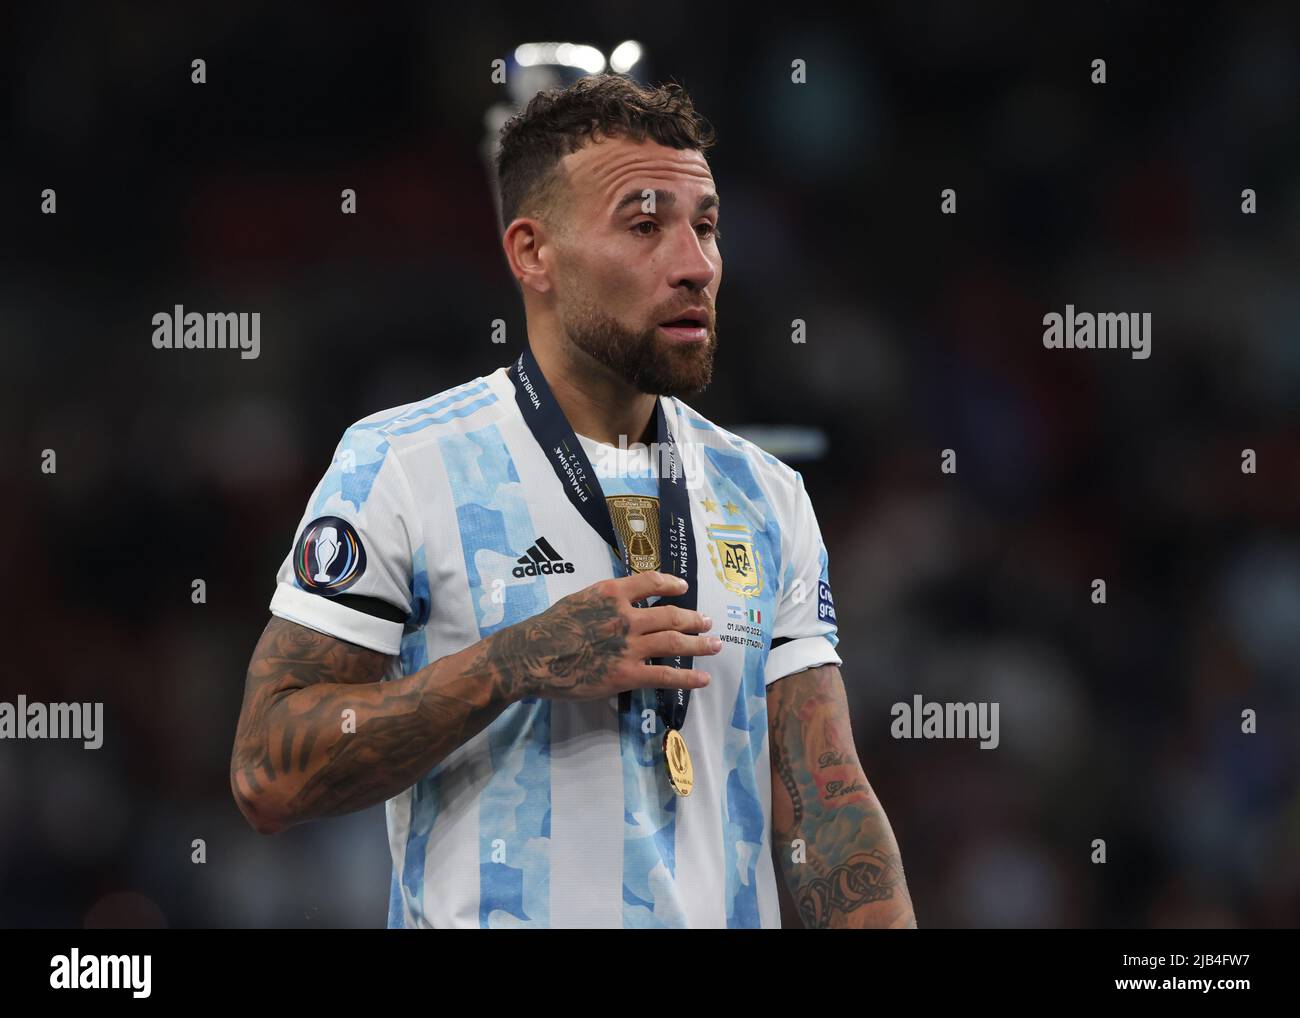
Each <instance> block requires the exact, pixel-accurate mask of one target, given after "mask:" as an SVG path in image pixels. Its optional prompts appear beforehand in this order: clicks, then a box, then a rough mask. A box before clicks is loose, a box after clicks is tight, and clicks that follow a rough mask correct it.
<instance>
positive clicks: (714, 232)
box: [695, 220, 722, 240]
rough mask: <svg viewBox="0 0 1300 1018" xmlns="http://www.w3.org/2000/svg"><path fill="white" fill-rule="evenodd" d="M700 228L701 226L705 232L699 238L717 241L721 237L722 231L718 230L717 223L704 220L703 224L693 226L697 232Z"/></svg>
mask: <svg viewBox="0 0 1300 1018" xmlns="http://www.w3.org/2000/svg"><path fill="white" fill-rule="evenodd" d="M701 226H703V227H704V228H705V231H706V232H704V233H702V234H700V236H701V237H712V238H713V239H714V240H717V239H718V238H719V237H721V236H722V230H721V229H719V227H718V224H717V223H711V222H708V221H707V220H706V221H705V222H703V223H697V224H696V225H695V228H696V229H697V230H698V229H699V228H700V227H701Z"/></svg>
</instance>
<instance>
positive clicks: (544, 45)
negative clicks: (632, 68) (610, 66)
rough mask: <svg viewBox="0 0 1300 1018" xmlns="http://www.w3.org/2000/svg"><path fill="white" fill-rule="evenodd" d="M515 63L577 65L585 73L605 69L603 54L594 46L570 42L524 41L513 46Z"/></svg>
mask: <svg viewBox="0 0 1300 1018" xmlns="http://www.w3.org/2000/svg"><path fill="white" fill-rule="evenodd" d="M515 63H517V64H518V65H519V66H520V67H535V66H537V65H538V64H558V65H560V66H561V67H577V68H578V69H579V70H582V71H585V72H586V73H587V74H599V73H600V72H601V71H603V70H604V69H605V54H603V53H602V52H601V51H600V50H598V49H596V47H595V46H584V45H581V44H579V43H572V42H524V43H520V44H519V45H518V46H516V47H515Z"/></svg>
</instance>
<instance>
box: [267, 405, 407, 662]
mask: <svg viewBox="0 0 1300 1018" xmlns="http://www.w3.org/2000/svg"><path fill="white" fill-rule="evenodd" d="M419 526H420V523H419V517H418V515H417V514H416V511H415V504H414V499H413V497H412V495H411V488H410V484H409V482H408V481H407V479H406V474H405V472H404V471H403V469H402V465H401V463H400V462H399V461H398V458H397V454H396V452H395V451H394V450H393V449H392V447H391V445H390V444H389V441H388V439H387V437H386V436H383V435H381V434H380V433H379V432H378V431H377V429H375V428H373V427H367V426H366V425H365V424H354V425H353V426H352V427H350V428H348V429H347V431H345V432H344V433H343V438H342V440H341V441H340V442H339V444H338V448H337V449H335V451H334V460H333V462H332V463H331V464H330V467H329V469H328V470H327V471H326V472H325V476H324V477H322V478H321V480H320V483H319V484H317V485H316V490H315V491H314V492H313V493H312V496H311V498H310V499H309V500H308V502H307V509H306V511H305V512H304V513H303V515H302V520H301V521H300V523H299V525H298V532H297V536H296V538H295V540H294V543H293V547H292V549H291V550H290V552H289V554H288V556H287V557H286V558H285V560H284V562H283V563H281V565H280V572H279V575H278V576H277V577H276V587H275V594H274V596H273V597H272V598H271V614H273V615H277V616H279V617H280V618H282V619H288V620H289V621H290V622H297V623H299V624H300V625H304V626H306V627H308V628H309V629H314V630H316V631H317V632H320V633H325V634H326V635H327V636H334V637H337V638H338V639H340V640H346V641H347V642H349V643H355V644H358V645H359V646H362V647H367V648H369V649H370V650H375V651H379V652H380V653H383V654H397V653H398V652H399V651H400V649H401V643H402V634H403V631H404V628H405V625H406V622H407V621H408V620H409V619H410V617H411V612H412V606H413V603H414V601H415V596H414V592H413V588H412V576H413V572H414V567H413V559H414V549H415V548H416V547H419V546H420V545H421V544H422V542H421V541H420V540H419V539H418V535H419Z"/></svg>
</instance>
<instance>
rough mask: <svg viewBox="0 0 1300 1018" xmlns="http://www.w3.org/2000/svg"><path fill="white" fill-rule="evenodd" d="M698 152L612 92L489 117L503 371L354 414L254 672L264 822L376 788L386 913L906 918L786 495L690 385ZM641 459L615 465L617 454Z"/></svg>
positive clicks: (712, 302) (677, 116)
mask: <svg viewBox="0 0 1300 1018" xmlns="http://www.w3.org/2000/svg"><path fill="white" fill-rule="evenodd" d="M711 144H712V130H711V128H709V127H708V125H707V123H706V122H704V121H703V120H702V119H701V118H699V117H698V116H697V115H696V113H695V111H694V109H693V107H692V104H691V102H690V100H689V98H688V97H687V96H686V95H685V94H684V92H683V91H682V90H681V89H680V88H678V87H677V86H666V87H664V88H661V89H654V90H650V89H644V88H642V87H640V86H638V85H636V84H635V83H633V82H631V81H630V80H628V79H626V78H622V77H618V76H612V75H606V76H598V77H588V78H583V79H581V80H580V81H578V82H577V83H575V84H573V85H571V86H569V87H568V88H566V89H557V90H552V91H549V92H544V93H541V94H539V95H538V96H536V97H535V98H534V99H533V100H532V101H531V102H530V103H529V104H528V106H527V107H526V108H525V109H524V110H523V112H522V113H521V114H520V115H519V116H517V117H515V118H514V119H513V120H512V121H511V122H510V123H508V124H507V125H506V126H505V127H504V128H503V130H502V137H501V150H500V153H499V157H498V178H499V184H500V193H501V205H502V213H503V222H504V223H505V224H506V229H505V234H504V238H503V243H504V249H505V254H506V257H507V259H508V261H509V265H510V269H511V272H512V273H513V275H514V277H515V279H516V281H517V283H518V285H519V287H520V290H521V292H522V294H523V300H524V307H525V312H526V317H527V325H528V349H526V350H525V351H524V352H523V353H522V354H521V356H520V357H519V359H518V360H517V361H515V362H514V363H513V364H510V365H508V366H506V367H502V368H499V369H498V370H496V371H494V372H492V373H491V374H489V375H486V376H484V377H480V378H476V379H474V380H473V381H471V382H468V383H466V384H464V385H461V386H458V387H456V388H454V389H450V390H448V391H446V392H443V393H439V394H438V395H436V396H434V397H432V398H430V399H427V400H424V401H421V402H418V403H412V404H409V405H407V406H403V407H399V408H397V409H394V410H388V411H385V412H383V413H380V414H376V415H374V416H371V417H367V418H365V419H364V420H362V421H359V422H357V423H356V424H354V425H352V426H351V427H350V428H348V430H347V431H346V433H345V434H344V436H343V440H342V442H341V443H340V445H339V448H338V450H337V452H336V454H335V458H334V463H333V464H332V466H331V467H330V469H329V471H328V472H327V473H326V474H325V477H324V478H323V479H322V480H321V482H320V484H319V485H318V487H317V489H316V492H315V494H314V495H313V496H312V499H311V501H310V503H309V504H308V507H307V511H306V513H305V514H304V516H303V521H302V526H301V528H300V531H299V536H298V540H297V542H296V544H295V546H294V549H293V551H292V552H291V553H290V555H289V557H288V558H287V559H286V560H285V562H284V564H283V566H282V568H281V571H280V575H279V582H278V585H277V588H276V591H275V595H274V597H273V599H272V601H271V612H272V616H273V617H272V619H271V621H270V623H269V624H268V625H267V628H266V631H265V632H264V633H263V635H262V638H261V641H260V642H259V643H258V645H257V648H256V650H255V651H254V653H253V659H252V662H251V664H250V666H249V671H248V679H247V687H246V690H245V694H244V706H243V711H242V715H241V717H240V721H239V728H238V734H237V736H236V744H235V748H234V753H233V757H232V760H231V787H232V789H233V792H234V795H235V799H236V800H237V802H238V803H239V806H240V809H241V810H242V811H243V812H244V814H245V816H246V817H247V818H248V820H249V822H250V823H251V824H252V825H253V826H254V827H255V828H256V829H257V830H258V831H262V832H266V833H272V832H276V831H280V830H282V829H284V828H285V827H288V826H289V825H291V824H295V823H299V822H301V821H304V820H309V819H313V818H316V817H323V816H334V815H338V814H341V813H347V812H350V811H352V810H357V809H362V808H364V807H366V806H370V805H373V804H375V803H378V802H386V817H387V826H388V833H389V840H390V844H391V848H392V857H393V879H392V892H391V901H390V914H389V925H390V926H406V927H411V926H436V927H441V926H478V927H505V926H523V927H548V926H556V927H558V926H613V927H650V926H677V927H685V926H692V927H697V926H717V927H721V926H733V927H743V926H768V927H771V926H779V925H780V912H779V906H778V900H777V888H776V876H775V866H774V864H773V855H775V858H776V859H777V860H779V864H780V867H781V869H782V871H783V876H784V879H785V880H786V882H787V885H788V887H789V889H790V891H791V894H792V896H793V899H794V901H795V902H796V903H797V905H798V909H799V912H800V915H801V916H802V918H803V921H804V923H805V925H809V926H914V925H915V919H914V917H913V913H912V905H911V900H910V898H909V896H908V892H907V888H906V884H905V882H904V878H903V869H902V864H901V861H900V859H899V854H898V848H897V845H896V844H895V841H894V837H893V834H892V832H891V830H890V828H889V824H888V821H887V819H886V817H885V814H884V812H883V810H882V809H881V808H880V804H879V802H878V801H877V800H876V797H875V794H874V793H873V791H872V790H871V787H870V785H869V784H868V782H867V779H866V776H865V775H864V774H863V771H862V767H861V765H860V763H859V762H858V759H857V756H856V754H855V752H854V746H853V738H852V734H851V732H850V730H849V722H848V709H847V705H846V702H845V695H844V686H843V682H842V681H841V678H840V673H839V669H838V667H837V666H838V665H839V664H840V663H841V661H840V657H839V655H838V654H837V653H836V651H835V646H836V643H837V635H836V627H835V613H834V607H833V604H832V601H831V594H830V587H829V584H828V573H827V561H826V551H825V548H824V546H823V544H822V540H821V536H820V532H819V530H818V527H817V521H816V518H815V516H814V514H813V509H812V505H811V502H810V501H809V498H808V495H807V493H806V492H805V490H804V487H803V481H802V478H801V477H800V475H799V474H798V473H796V472H795V471H793V470H791V469H790V468H789V467H787V466H785V465H784V464H782V463H780V462H779V461H778V460H776V459H774V458H773V457H772V456H770V455H768V454H766V453H764V452H763V451H761V450H759V449H758V448H757V447H755V446H754V445H752V444H750V443H748V442H746V441H743V440H742V439H740V438H738V437H736V436H735V435H732V434H730V433H729V432H726V431H724V430H722V429H721V428H719V427H717V426H716V425H714V424H712V423H711V422H710V421H708V420H706V419H704V418H703V417H701V416H700V415H699V414H698V413H696V412H695V411H694V410H692V409H691V408H690V407H688V406H687V405H686V404H685V403H684V402H682V401H681V400H680V398H678V397H679V396H680V395H683V394H690V393H694V392H698V391H699V390H701V389H702V388H704V386H706V385H707V384H708V382H709V381H710V377H711V373H712V364H713V356H714V350H715V348H716V346H717V333H716V315H715V309H716V300H717V293H718V287H719V284H720V283H721V279H722V256H721V254H720V253H719V250H718V244H717V238H718V236H719V234H718V216H719V201H718V196H717V194H716V192H715V188H714V183H713V179H712V175H711V174H710V172H709V167H708V164H707V162H706V161H705V158H704V155H703V150H704V149H706V148H707V147H708V146H709V145H711ZM647 450H649V451H654V452H655V453H656V455H653V456H641V455H639V453H641V452H644V451H647Z"/></svg>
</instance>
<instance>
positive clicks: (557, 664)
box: [230, 591, 628, 833]
mask: <svg viewBox="0 0 1300 1018" xmlns="http://www.w3.org/2000/svg"><path fill="white" fill-rule="evenodd" d="M627 629H628V627H627V623H626V622H625V621H624V620H623V618H622V616H621V615H620V614H619V610H618V605H617V603H616V602H615V600H614V599H613V598H608V597H602V596H601V595H599V594H595V593H592V592H589V591H584V592H581V593H580V594H579V595H574V596H571V597H568V598H563V599H561V600H560V601H558V602H556V604H555V605H553V606H552V607H551V608H550V609H548V610H547V611H546V612H543V613H542V614H540V615H538V616H535V617H533V618H531V619H528V620H526V621H524V622H521V623H519V624H518V625H515V626H510V627H508V628H506V629H503V630H501V631H500V632H498V633H495V634H494V635H492V636H490V637H488V638H486V639H484V640H481V641H479V642H478V643H476V644H474V645H473V646H471V647H467V648H466V649H465V650H463V651H461V652H459V653H457V654H452V655H449V656H447V657H444V658H440V659H438V660H437V661H435V662H433V663H432V664H430V665H429V666H427V667H426V668H423V669H421V670H420V671H418V672H415V673H413V674H411V675H407V676H403V677H401V678H394V679H390V680H383V675H384V672H385V670H386V669H387V667H388V664H389V661H390V659H389V658H388V657H387V656H385V655H383V654H379V653H377V652H375V651H372V650H367V649H365V648H363V647H358V646H355V645H354V644H350V643H345V642H344V641H341V640H337V639H334V638H333V637H330V636H325V635H324V634H321V633H317V632H315V631H314V630H311V629H308V628H306V627H305V626H300V625H298V624H297V623H294V622H289V621H286V620H284V619H281V618H278V617H272V619H271V621H270V622H269V623H268V624H267V627H266V630H265V631H264V632H263V633H262V638H261V640H260V641H259V642H258V645H257V648H256V649H255V650H254V652H253V658H252V661H251V662H250V664H249V668H248V677H247V679H246V682H245V686H244V704H243V709H242V711H241V713H240V718H239V725H238V729H237V731H236V735H235V745H234V750H233V752H232V754H231V763H230V785H231V791H232V792H233V794H234V797H235V801H236V802H237V803H238V805H239V807H240V810H241V811H242V812H243V813H244V815H245V816H246V817H247V818H248V819H249V821H250V822H251V823H252V824H253V825H254V826H255V827H256V828H257V829H258V830H262V831H266V832H268V833H269V832H274V831H278V830H282V829H283V828H285V827H287V826H291V825H292V824H295V823H300V822H302V821H304V820H311V819H315V818H318V817H326V816H338V815H340V814H343V813H351V812H353V811H355V810H359V809H364V808H365V807H367V806H372V805H374V804H375V803H378V802H383V801H384V800H385V799H390V798H392V797H393V796H394V795H397V794H398V793H399V792H401V791H403V790H404V789H406V788H409V787H410V786H411V785H412V784H414V783H415V782H416V781H418V780H419V779H420V778H421V777H422V776H424V775H425V774H426V773H428V772H429V770H431V769H432V768H433V767H436V766H437V765H438V764H439V763H441V762H442V761H443V760H444V759H445V758H446V757H447V756H448V755H449V754H451V753H452V752H453V751H454V750H455V749H457V748H458V747H459V746H461V745H463V744H464V743H465V742H467V741H469V740H470V739H471V738H473V737H474V736H475V735H477V734H478V733H479V732H480V731H482V730H483V729H484V728H485V727H487V726H488V725H489V724H490V723H491V722H492V720H493V719H494V718H496V717H497V716H498V715H499V714H500V713H501V712H502V711H503V710H504V709H505V708H506V707H508V706H509V705H510V704H511V703H513V702H514V701H516V700H519V699H522V698H524V697H526V696H534V695H559V696H563V695H566V694H569V693H572V694H575V695H580V693H581V690H582V687H590V686H592V685H593V684H595V683H597V682H599V681H600V679H601V678H602V677H603V675H604V671H605V669H606V668H607V667H608V666H609V665H610V664H611V663H613V662H614V661H616V660H617V659H618V658H619V657H620V656H621V655H622V653H623V651H624V650H625V648H626V646H627ZM588 695H590V694H588ZM347 711H351V712H352V714H351V715H348V714H345V712H347Z"/></svg>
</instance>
